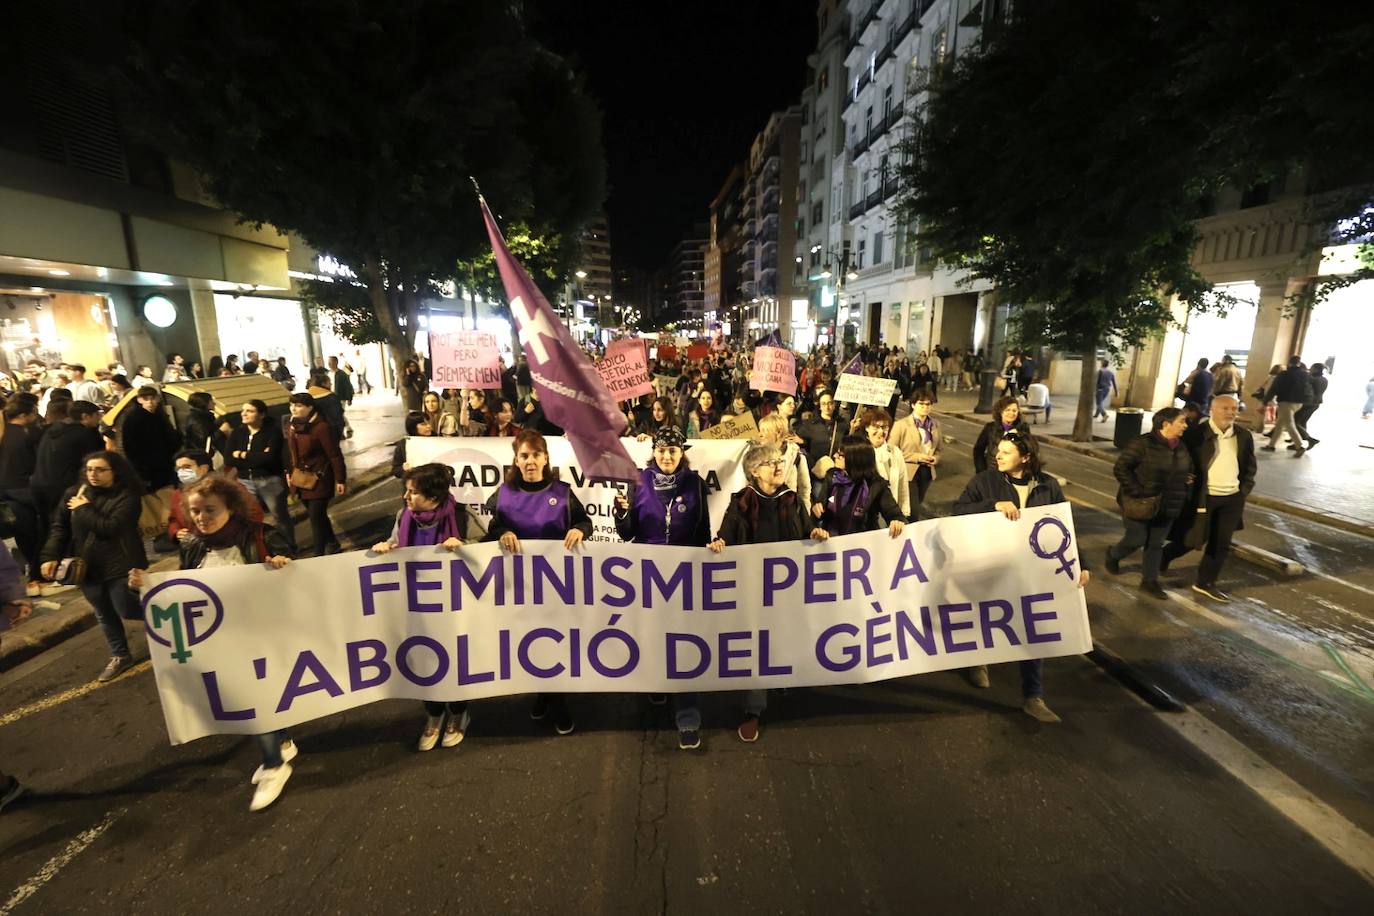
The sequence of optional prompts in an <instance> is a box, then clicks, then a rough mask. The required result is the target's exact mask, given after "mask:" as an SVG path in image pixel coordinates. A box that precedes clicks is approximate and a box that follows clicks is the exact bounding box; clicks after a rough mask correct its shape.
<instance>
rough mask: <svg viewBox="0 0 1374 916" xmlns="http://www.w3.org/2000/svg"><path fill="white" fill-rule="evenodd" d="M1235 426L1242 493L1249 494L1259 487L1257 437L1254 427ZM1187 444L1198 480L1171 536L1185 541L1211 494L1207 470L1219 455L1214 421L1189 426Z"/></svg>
mask: <svg viewBox="0 0 1374 916" xmlns="http://www.w3.org/2000/svg"><path fill="white" fill-rule="evenodd" d="M1232 429H1234V430H1235V431H1236V464H1237V465H1238V467H1239V470H1240V475H1239V476H1240V492H1241V495H1242V496H1249V495H1250V491H1251V490H1253V489H1254V488H1255V471H1256V470H1257V469H1258V462H1257V461H1256V460H1255V437H1254V434H1253V433H1251V432H1250V430H1248V429H1246V428H1245V427H1244V426H1241V425H1239V424H1236V425H1235V426H1233V427H1232ZM1183 446H1184V448H1186V449H1188V452H1189V454H1190V455H1191V456H1192V458H1193V474H1194V476H1195V478H1196V480H1195V483H1194V486H1193V492H1192V497H1193V498H1192V499H1189V500H1188V504H1187V505H1185V506H1184V507H1183V511H1182V512H1181V513H1179V517H1178V521H1177V522H1175V523H1174V527H1173V530H1172V531H1171V532H1170V535H1169V536H1170V538H1171V539H1173V540H1176V541H1182V540H1183V538H1184V536H1185V534H1186V533H1187V531H1188V529H1189V528H1191V527H1192V525H1193V516H1194V515H1196V514H1197V510H1198V507H1199V506H1200V505H1202V503H1203V502H1204V500H1205V499H1206V497H1207V471H1208V469H1209V468H1210V467H1211V466H1212V461H1213V459H1215V458H1216V456H1217V434H1216V433H1214V432H1212V424H1211V423H1209V422H1206V421H1204V422H1202V423H1199V424H1197V425H1196V426H1190V427H1188V429H1187V431H1186V432H1184V434H1183ZM1244 527H1245V518H1244V516H1243V515H1242V517H1241V520H1240V521H1239V522H1237V523H1236V530H1237V531H1239V530H1241V529H1242V528H1244Z"/></svg>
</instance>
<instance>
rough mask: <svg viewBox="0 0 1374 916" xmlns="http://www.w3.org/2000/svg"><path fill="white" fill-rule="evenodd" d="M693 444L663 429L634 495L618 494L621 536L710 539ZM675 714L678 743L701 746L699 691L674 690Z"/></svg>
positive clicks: (700, 543)
mask: <svg viewBox="0 0 1374 916" xmlns="http://www.w3.org/2000/svg"><path fill="white" fill-rule="evenodd" d="M690 447H691V446H689V445H687V442H686V440H685V439H684V438H683V435H682V433H681V431H679V430H678V429H676V428H675V427H672V426H664V427H661V428H660V429H659V430H658V433H657V434H656V435H655V436H654V454H653V457H652V458H650V459H649V464H648V466H647V467H646V468H644V470H643V471H641V472H640V475H639V484H638V486H636V487H635V488H634V489H633V491H632V492H631V493H630V495H629V497H626V496H624V495H618V496H616V498H615V530H616V532H617V533H618V534H619V535H620V539H621V540H623V541H628V542H632V543H635V544H668V545H672V546H674V547H705V546H706V545H707V544H708V543H710V541H711V519H710V516H709V514H708V512H707V507H706V482H705V481H703V480H702V479H701V475H700V474H698V473H697V472H696V471H694V470H692V469H691V467H690V465H689V464H688V462H687V456H686V455H684V454H683V452H685V451H686V450H687V449H688V448H690ZM649 701H650V702H651V703H654V704H655V705H658V704H659V703H661V702H662V698H661V695H658V694H650V696H649ZM673 715H674V719H675V720H676V722H677V746H678V747H680V748H682V749H683V750H684V751H690V750H693V749H694V748H698V747H701V710H700V708H698V706H697V695H696V694H695V693H677V694H674V695H673Z"/></svg>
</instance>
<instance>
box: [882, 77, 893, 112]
mask: <svg viewBox="0 0 1374 916" xmlns="http://www.w3.org/2000/svg"><path fill="white" fill-rule="evenodd" d="M890 114H892V84H891V83H889V84H888V85H887V88H886V89H884V90H883V117H884V118H886V117H887V116H888V115H890Z"/></svg>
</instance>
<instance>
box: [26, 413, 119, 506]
mask: <svg viewBox="0 0 1374 916" xmlns="http://www.w3.org/2000/svg"><path fill="white" fill-rule="evenodd" d="M104 448H105V437H104V436H102V435H100V431H99V430H96V429H92V428H91V427H89V426H83V425H81V424H80V423H78V422H76V421H74V420H64V421H62V422H61V423H54V424H53V425H52V426H49V427H48V431H47V432H46V433H44V434H43V439H42V440H41V441H40V442H39V443H38V463H37V465H36V466H35V467H34V470H33V478H32V485H33V487H34V488H35V489H40V490H65V489H67V487H70V486H72V485H73V484H75V483H80V481H79V480H77V477H78V475H79V474H80V473H81V463H82V461H83V460H84V459H85V457H86V456H87V455H89V454H90V453H91V452H98V451H101V450H103V449H104Z"/></svg>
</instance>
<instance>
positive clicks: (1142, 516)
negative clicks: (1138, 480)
mask: <svg viewBox="0 0 1374 916" xmlns="http://www.w3.org/2000/svg"><path fill="white" fill-rule="evenodd" d="M1163 498H1164V494H1163V493H1156V494H1155V495H1154V496H1127V495H1126V494H1125V493H1122V494H1121V515H1122V517H1123V518H1129V519H1130V520H1131V521H1134V522H1148V521H1149V520H1150V519H1152V518H1154V517H1155V516H1156V515H1158V514H1159V505H1160V503H1161V501H1162V500H1163Z"/></svg>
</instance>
